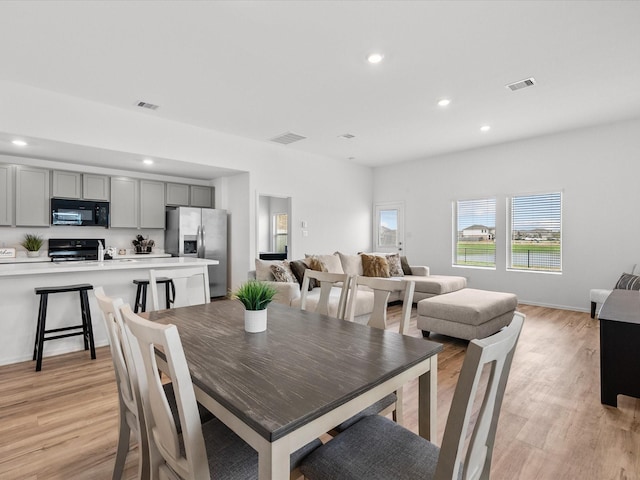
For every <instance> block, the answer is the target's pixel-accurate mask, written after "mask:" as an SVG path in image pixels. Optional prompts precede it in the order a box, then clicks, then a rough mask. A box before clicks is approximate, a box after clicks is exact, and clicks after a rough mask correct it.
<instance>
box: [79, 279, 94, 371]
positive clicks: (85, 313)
mask: <svg viewBox="0 0 640 480" xmlns="http://www.w3.org/2000/svg"><path fill="white" fill-rule="evenodd" d="M80 310H82V323H83V326H84V329H85V332H84V338H85V350H86V349H87V348H86V345H87V340H88V343H89V349H90V350H91V360H95V359H96V345H95V343H94V341H93V324H92V322H91V310H90V309H89V296H88V295H87V291H86V290H82V291H81V292H80Z"/></svg>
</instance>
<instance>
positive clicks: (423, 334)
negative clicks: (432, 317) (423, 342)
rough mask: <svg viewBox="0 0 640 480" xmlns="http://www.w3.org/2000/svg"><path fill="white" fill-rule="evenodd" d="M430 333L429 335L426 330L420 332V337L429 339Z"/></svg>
mask: <svg viewBox="0 0 640 480" xmlns="http://www.w3.org/2000/svg"><path fill="white" fill-rule="evenodd" d="M430 333H431V332H429V331H428V330H422V336H423V337H424V338H429V334H430Z"/></svg>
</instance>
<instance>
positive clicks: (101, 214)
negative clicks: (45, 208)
mask: <svg viewBox="0 0 640 480" xmlns="http://www.w3.org/2000/svg"><path fill="white" fill-rule="evenodd" d="M51 225H74V226H78V227H105V228H107V227H109V202H93V201H91V200H70V199H68V198H52V199H51Z"/></svg>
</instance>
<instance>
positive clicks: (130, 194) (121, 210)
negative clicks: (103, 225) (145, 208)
mask: <svg viewBox="0 0 640 480" xmlns="http://www.w3.org/2000/svg"><path fill="white" fill-rule="evenodd" d="M138 190H139V181H138V180H136V179H135V178H126V177H111V211H110V216H111V221H110V226H111V227H112V228H138V211H139V210H140V196H139V194H138Z"/></svg>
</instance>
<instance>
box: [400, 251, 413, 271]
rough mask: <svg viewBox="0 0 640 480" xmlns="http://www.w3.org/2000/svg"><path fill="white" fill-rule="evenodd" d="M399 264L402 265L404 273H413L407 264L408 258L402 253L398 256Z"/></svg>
mask: <svg viewBox="0 0 640 480" xmlns="http://www.w3.org/2000/svg"><path fill="white" fill-rule="evenodd" d="M400 265H402V271H403V273H404V274H405V275H413V273H412V272H411V267H410V266H409V260H407V257H405V256H404V255H403V256H402V257H400Z"/></svg>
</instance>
